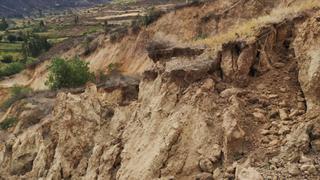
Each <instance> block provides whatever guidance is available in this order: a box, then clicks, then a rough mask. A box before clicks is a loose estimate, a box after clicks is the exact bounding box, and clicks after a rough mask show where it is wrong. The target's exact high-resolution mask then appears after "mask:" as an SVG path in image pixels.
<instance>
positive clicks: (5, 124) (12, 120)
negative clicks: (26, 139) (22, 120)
mask: <svg viewBox="0 0 320 180" xmlns="http://www.w3.org/2000/svg"><path fill="white" fill-rule="evenodd" d="M17 122H18V119H17V118H16V117H8V118H6V119H5V120H4V121H2V122H1V123H0V130H6V129H9V128H11V127H13V126H14V125H15V124H16V123H17Z"/></svg>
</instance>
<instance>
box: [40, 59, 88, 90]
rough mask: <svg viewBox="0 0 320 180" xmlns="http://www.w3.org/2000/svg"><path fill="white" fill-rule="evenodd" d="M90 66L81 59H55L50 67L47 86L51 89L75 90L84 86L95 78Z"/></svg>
mask: <svg viewBox="0 0 320 180" xmlns="http://www.w3.org/2000/svg"><path fill="white" fill-rule="evenodd" d="M88 65H89V64H88V63H86V62H84V61H82V60H80V59H79V58H73V59H71V60H65V59H62V58H55V59H53V60H52V62H51V65H50V66H49V76H48V79H47V81H46V85H47V86H49V87H50V88H51V89H60V88H75V87H79V86H81V85H84V84H85V83H86V82H88V81H90V80H93V77H94V75H93V74H92V73H91V72H90V71H89V66H88Z"/></svg>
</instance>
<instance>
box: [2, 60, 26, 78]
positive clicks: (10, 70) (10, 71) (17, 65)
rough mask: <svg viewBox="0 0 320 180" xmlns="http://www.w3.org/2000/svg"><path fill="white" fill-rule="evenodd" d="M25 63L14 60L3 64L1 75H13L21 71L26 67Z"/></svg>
mask: <svg viewBox="0 0 320 180" xmlns="http://www.w3.org/2000/svg"><path fill="white" fill-rule="evenodd" d="M24 67H25V66H24V64H23V63H21V62H13V63H10V64H6V65H3V66H2V67H1V68H0V77H4V76H11V75H14V74H17V73H19V72H21V71H22V70H23V69H24Z"/></svg>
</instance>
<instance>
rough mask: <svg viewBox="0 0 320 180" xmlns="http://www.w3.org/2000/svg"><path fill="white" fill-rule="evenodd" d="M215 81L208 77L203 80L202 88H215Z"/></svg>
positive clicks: (206, 89)
mask: <svg viewBox="0 0 320 180" xmlns="http://www.w3.org/2000/svg"><path fill="white" fill-rule="evenodd" d="M214 84H215V83H214V81H213V79H206V80H205V81H204V82H203V84H202V86H201V89H202V90H203V91H210V90H212V89H213V88H214Z"/></svg>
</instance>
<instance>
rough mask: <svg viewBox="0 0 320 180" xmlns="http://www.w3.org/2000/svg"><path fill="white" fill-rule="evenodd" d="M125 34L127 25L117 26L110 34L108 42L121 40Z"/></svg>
mask: <svg viewBox="0 0 320 180" xmlns="http://www.w3.org/2000/svg"><path fill="white" fill-rule="evenodd" d="M127 34H128V28H127V27H120V28H117V29H116V30H114V32H112V33H111V34H110V42H111V43H115V42H118V41H120V40H122V38H123V37H125V36H126V35H127Z"/></svg>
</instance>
